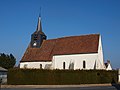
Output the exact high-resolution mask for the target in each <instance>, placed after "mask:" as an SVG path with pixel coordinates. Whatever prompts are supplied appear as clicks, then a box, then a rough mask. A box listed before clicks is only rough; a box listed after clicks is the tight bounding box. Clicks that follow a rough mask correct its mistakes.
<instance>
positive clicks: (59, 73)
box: [8, 69, 118, 85]
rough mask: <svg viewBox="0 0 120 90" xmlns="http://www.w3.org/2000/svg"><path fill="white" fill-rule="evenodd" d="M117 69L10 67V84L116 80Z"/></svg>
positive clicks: (55, 83) (110, 81) (111, 81)
mask: <svg viewBox="0 0 120 90" xmlns="http://www.w3.org/2000/svg"><path fill="white" fill-rule="evenodd" d="M117 74H118V72H117V71H115V70H114V71H106V70H40V69H10V70H8V84H10V85H71V84H102V83H113V82H117V78H118V77H117Z"/></svg>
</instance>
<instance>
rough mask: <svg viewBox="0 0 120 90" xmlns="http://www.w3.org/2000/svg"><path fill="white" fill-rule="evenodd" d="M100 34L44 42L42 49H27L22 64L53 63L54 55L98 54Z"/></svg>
mask: <svg viewBox="0 0 120 90" xmlns="http://www.w3.org/2000/svg"><path fill="white" fill-rule="evenodd" d="M99 36H100V35H99V34H90V35H81V36H70V37H62V38H57V39H49V40H44V41H43V43H42V45H41V47H40V48H32V47H30V45H29V46H28V48H27V49H26V52H25V53H24V56H23V57H22V60H21V62H30V61H31V62H32V61H51V60H52V57H53V56H54V55H68V54H88V53H97V52H98V45H99Z"/></svg>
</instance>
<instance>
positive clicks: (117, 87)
mask: <svg viewBox="0 0 120 90" xmlns="http://www.w3.org/2000/svg"><path fill="white" fill-rule="evenodd" d="M111 84H112V86H114V87H115V88H116V89H117V90H120V84H118V83H116V82H115V80H114V79H112V82H111Z"/></svg>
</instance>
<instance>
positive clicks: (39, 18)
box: [36, 15, 42, 32]
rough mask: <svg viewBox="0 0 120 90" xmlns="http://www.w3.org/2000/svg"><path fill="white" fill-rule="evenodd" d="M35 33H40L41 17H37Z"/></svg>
mask: <svg viewBox="0 0 120 90" xmlns="http://www.w3.org/2000/svg"><path fill="white" fill-rule="evenodd" d="M36 31H37V32H42V24H41V17H40V15H39V17H38V23H37V29H36Z"/></svg>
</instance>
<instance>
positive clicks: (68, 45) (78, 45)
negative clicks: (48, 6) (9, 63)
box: [20, 17, 112, 70]
mask: <svg viewBox="0 0 120 90" xmlns="http://www.w3.org/2000/svg"><path fill="white" fill-rule="evenodd" d="M20 68H31V69H74V70H76V69H85V70H89V69H107V68H106V67H105V64H104V60H103V50H102V41H101V35H100V34H89V35H80V36H68V37H61V38H55V39H47V36H46V35H45V33H44V32H43V31H42V25H41V17H39V18H38V24H37V29H36V31H35V32H34V33H33V34H32V35H31V41H30V44H29V45H28V48H27V49H26V51H25V53H24V55H23V57H22V59H21V61H20ZM110 69H112V68H110ZM108 70H109V69H108Z"/></svg>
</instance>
